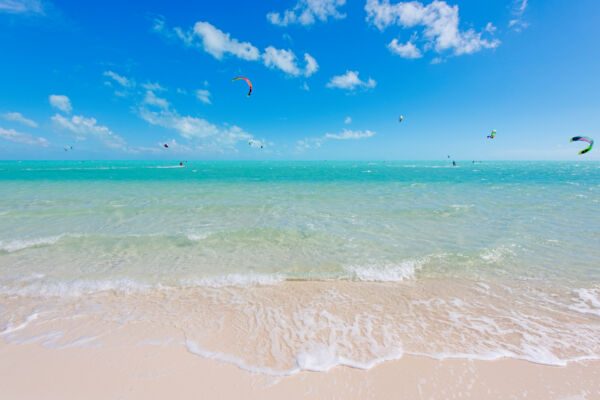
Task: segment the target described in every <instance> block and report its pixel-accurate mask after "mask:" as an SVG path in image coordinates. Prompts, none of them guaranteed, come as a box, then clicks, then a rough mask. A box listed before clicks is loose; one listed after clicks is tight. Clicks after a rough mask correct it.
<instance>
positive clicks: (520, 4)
mask: <svg viewBox="0 0 600 400" xmlns="http://www.w3.org/2000/svg"><path fill="white" fill-rule="evenodd" d="M527 6H528V0H513V8H512V14H513V16H514V18H513V19H511V20H510V21H509V22H508V26H509V28H512V29H513V30H515V31H516V32H521V31H522V30H523V29H525V28H527V27H528V26H529V24H528V23H527V22H525V21H524V20H523V14H525V10H526V9H527Z"/></svg>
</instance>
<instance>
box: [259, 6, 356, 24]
mask: <svg viewBox="0 0 600 400" xmlns="http://www.w3.org/2000/svg"><path fill="white" fill-rule="evenodd" d="M345 4H346V0H299V1H298V3H296V5H295V6H294V8H292V9H288V10H285V11H284V12H283V14H280V13H278V12H276V11H272V12H270V13H268V14H267V20H268V21H269V22H270V23H272V24H273V25H277V26H288V25H291V24H300V25H303V26H309V25H313V24H314V23H315V22H316V21H317V20H319V21H321V22H327V19H328V17H332V18H334V19H342V18H346V14H342V13H340V12H339V11H338V8H340V7H342V6H344V5H345Z"/></svg>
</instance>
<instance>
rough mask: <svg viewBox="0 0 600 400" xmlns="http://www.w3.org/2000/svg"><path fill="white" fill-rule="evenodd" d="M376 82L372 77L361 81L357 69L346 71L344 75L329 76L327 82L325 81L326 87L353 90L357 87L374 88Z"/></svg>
mask: <svg viewBox="0 0 600 400" xmlns="http://www.w3.org/2000/svg"><path fill="white" fill-rule="evenodd" d="M376 84H377V82H375V80H373V79H372V78H369V80H368V81H366V82H364V81H361V80H360V78H359V77H358V71H346V73H345V74H344V75H338V76H334V77H333V78H331V80H330V81H329V83H327V87H328V88H338V89H345V90H354V89H356V88H358V87H363V88H374V87H375V85H376Z"/></svg>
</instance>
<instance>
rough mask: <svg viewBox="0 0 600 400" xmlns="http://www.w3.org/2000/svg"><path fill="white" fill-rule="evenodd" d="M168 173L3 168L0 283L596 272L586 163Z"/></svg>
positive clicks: (76, 165)
mask: <svg viewBox="0 0 600 400" xmlns="http://www.w3.org/2000/svg"><path fill="white" fill-rule="evenodd" d="M176 164H177V163H173V165H176ZM170 166H171V165H169V163H165V162H154V163H153V162H3V163H0V182H1V183H0V276H2V277H3V279H7V278H8V279H9V280H10V279H17V278H18V277H22V276H23V275H26V274H42V275H44V276H45V277H51V278H57V279H64V280H74V279H110V278H123V277H128V278H132V279H135V280H139V281H142V282H163V283H171V284H174V283H175V282H179V281H180V280H181V279H188V278H189V279H194V278H205V277H211V276H217V275H225V274H233V273H235V274H242V275H246V274H248V275H250V274H261V275H262V274H270V275H273V274H277V275H278V276H283V277H285V278H299V279H321V278H336V277H354V278H356V277H357V276H358V277H359V278H360V276H361V271H362V272H364V273H365V276H364V277H365V278H368V277H367V275H369V276H371V275H372V276H371V278H373V279H378V273H379V272H380V273H381V277H380V278H381V279H383V280H385V279H386V275H389V276H387V278H389V279H394V276H395V277H396V278H397V279H402V278H404V277H406V276H405V275H407V274H408V275H412V273H413V272H412V271H411V268H410V265H408V270H407V271H404V270H403V268H402V265H404V264H406V263H408V264H412V265H417V264H418V267H419V268H418V271H417V272H418V273H419V275H425V276H434V275H435V276H441V277H450V276H454V275H472V276H479V275H483V276H487V275H509V276H510V275H513V274H517V275H526V276H528V277H530V278H532V279H550V280H554V279H565V280H569V281H573V280H574V281H582V282H586V281H589V280H590V279H592V280H594V281H598V280H599V277H600V268H599V265H600V164H598V163H557V162H551V163H543V162H498V163H477V164H472V163H468V162H465V163H459V166H458V167H456V168H452V167H450V166H449V165H448V163H427V162H403V163H399V162H395V163H394V162H386V163H384V162H372V163H369V162H360V163H358V162H356V163H355V162H306V163H302V162H294V163H286V162H264V163H257V162H239V163H234V162H195V163H192V162H190V163H187V167H186V168H163V167H170Z"/></svg>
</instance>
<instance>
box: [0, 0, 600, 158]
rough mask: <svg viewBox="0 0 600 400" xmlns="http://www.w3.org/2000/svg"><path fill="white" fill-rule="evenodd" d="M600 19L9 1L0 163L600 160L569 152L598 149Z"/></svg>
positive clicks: (595, 7)
mask: <svg viewBox="0 0 600 400" xmlns="http://www.w3.org/2000/svg"><path fill="white" fill-rule="evenodd" d="M599 19H600V2H598V1H597V0H579V1H575V2H567V1H558V0H545V1H539V0H514V1H512V0H507V1H486V2H482V1H475V0H472V1H471V0H468V1H454V0H447V1H433V2H431V1H427V0H424V1H422V2H419V1H414V2H401V1H395V0H346V1H344V0H280V1H261V2H251V1H246V2H242V1H231V2H227V1H220V2H189V1H170V2H164V1H144V2H136V1H131V2H122V1H102V2H92V1H90V2H81V1H46V0H0V54H1V55H2V61H3V62H1V63H0V158H1V159H188V160H192V159H248V160H263V159H264V160H270V159H274V160H277V159H282V160H296V159H298V160H311V159H317V160H322V159H356V160H359V159H386V160H393V159H398V160H403V159H405V160H419V159H423V160H440V159H444V158H445V157H446V155H447V154H450V155H452V157H453V158H456V159H459V160H460V159H463V160H472V159H478V160H488V159H489V160H503V159H506V160H510V159H556V160H568V159H572V160H583V159H586V160H600V148H598V149H594V150H593V151H592V152H590V153H588V154H587V155H584V156H579V155H578V154H577V152H578V151H579V150H580V149H581V148H583V145H582V144H581V143H577V144H574V143H570V142H569V139H570V137H571V136H575V135H585V136H591V137H593V138H594V137H595V138H596V139H598V140H600V128H599V124H600V95H599V94H600V76H599V74H600V73H599V71H600V44H599V41H598V38H600V24H598V23H597V22H598V20H599ZM236 76H246V77H248V78H249V79H250V80H251V81H252V83H253V86H254V90H253V93H252V95H251V96H250V97H249V98H247V97H246V93H247V84H246V83H245V82H243V81H236V82H232V81H231V80H232V78H234V77H236ZM399 115H403V116H404V120H403V122H402V123H399V122H398V116H399ZM492 129H496V130H497V132H498V134H497V136H496V139H494V140H493V141H492V140H488V139H486V136H487V135H488V134H489V132H490V131H491V130H492ZM164 143H167V144H169V149H168V150H167V149H164V148H162V147H161V146H160V145H161V144H164ZM249 143H250V145H249ZM65 146H73V150H69V151H64V148H65ZM260 146H263V148H262V149H261V147H260ZM599 146H600V144H599Z"/></svg>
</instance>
